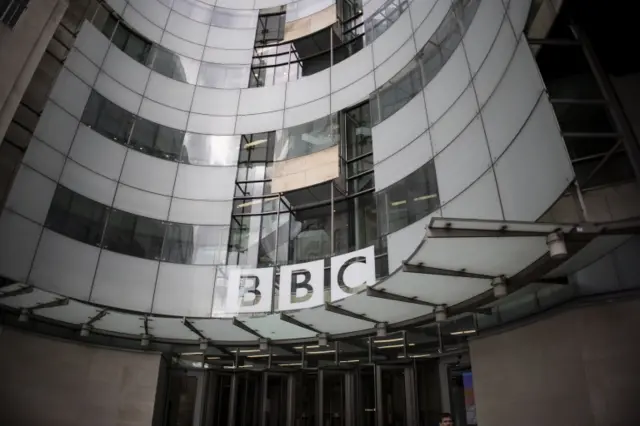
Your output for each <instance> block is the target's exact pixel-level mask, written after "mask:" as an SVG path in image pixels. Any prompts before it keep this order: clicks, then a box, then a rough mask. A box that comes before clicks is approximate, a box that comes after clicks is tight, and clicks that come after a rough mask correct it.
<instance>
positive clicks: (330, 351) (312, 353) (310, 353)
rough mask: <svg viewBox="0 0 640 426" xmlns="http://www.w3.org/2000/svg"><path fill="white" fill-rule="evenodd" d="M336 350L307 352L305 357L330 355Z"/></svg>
mask: <svg viewBox="0 0 640 426" xmlns="http://www.w3.org/2000/svg"><path fill="white" fill-rule="evenodd" d="M335 352H336V350H335V349H330V350H328V351H312V352H307V355H321V354H332V353H335Z"/></svg>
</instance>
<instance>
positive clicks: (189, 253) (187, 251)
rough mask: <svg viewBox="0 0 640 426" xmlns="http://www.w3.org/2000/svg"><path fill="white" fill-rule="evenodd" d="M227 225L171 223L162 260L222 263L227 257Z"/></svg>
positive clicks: (200, 263) (197, 263)
mask: <svg viewBox="0 0 640 426" xmlns="http://www.w3.org/2000/svg"><path fill="white" fill-rule="evenodd" d="M227 229H228V228H227V227H226V226H203V225H188V224H181V223H171V224H168V225H167V233H166V238H165V242H164V247H163V249H162V260H163V261H166V262H174V263H183V264H188V265H218V264H223V263H224V262H225V259H226V257H227V236H228V233H227Z"/></svg>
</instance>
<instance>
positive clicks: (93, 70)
mask: <svg viewBox="0 0 640 426" xmlns="http://www.w3.org/2000/svg"><path fill="white" fill-rule="evenodd" d="M64 65H65V67H67V68H68V69H69V70H70V71H71V72H73V73H74V74H75V75H77V76H78V77H80V79H81V80H82V81H84V82H85V83H87V84H88V85H90V86H93V83H95V81H96V78H97V77H98V67H97V66H96V65H95V64H94V63H93V62H91V61H90V60H89V59H87V57H86V56H84V55H83V54H82V53H80V52H79V51H78V50H76V49H71V52H69V55H68V56H67V59H66V61H65V62H64Z"/></svg>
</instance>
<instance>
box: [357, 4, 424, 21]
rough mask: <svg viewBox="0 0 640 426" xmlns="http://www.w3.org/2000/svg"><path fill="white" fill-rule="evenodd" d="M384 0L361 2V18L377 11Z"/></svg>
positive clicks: (365, 17)
mask: <svg viewBox="0 0 640 426" xmlns="http://www.w3.org/2000/svg"><path fill="white" fill-rule="evenodd" d="M385 1H386V0H370V1H368V2H363V6H362V19H367V18H368V17H370V16H371V15H373V14H374V13H375V12H377V11H378V9H380V7H381V6H382V5H383V4H384V3H385ZM418 3H420V2H418Z"/></svg>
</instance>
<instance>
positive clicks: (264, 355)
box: [247, 354, 276, 358]
mask: <svg viewBox="0 0 640 426" xmlns="http://www.w3.org/2000/svg"><path fill="white" fill-rule="evenodd" d="M271 356H276V354H271ZM267 357H269V354H259V355H247V358H267Z"/></svg>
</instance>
